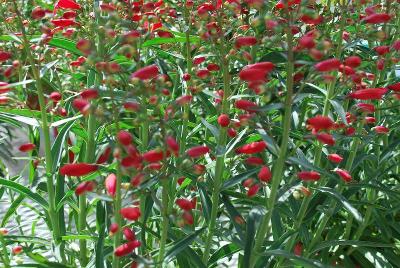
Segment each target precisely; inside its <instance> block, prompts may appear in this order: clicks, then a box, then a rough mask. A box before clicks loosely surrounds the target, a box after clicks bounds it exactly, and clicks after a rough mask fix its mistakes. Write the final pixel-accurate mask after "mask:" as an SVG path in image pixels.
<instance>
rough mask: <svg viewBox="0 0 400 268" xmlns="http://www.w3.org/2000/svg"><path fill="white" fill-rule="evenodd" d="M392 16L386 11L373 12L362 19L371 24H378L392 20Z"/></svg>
mask: <svg viewBox="0 0 400 268" xmlns="http://www.w3.org/2000/svg"><path fill="white" fill-rule="evenodd" d="M390 19H391V16H390V15H389V14H386V13H374V14H371V15H369V16H367V17H365V18H364V19H362V21H365V22H366V23H369V24H378V23H386V22H388V21H390Z"/></svg>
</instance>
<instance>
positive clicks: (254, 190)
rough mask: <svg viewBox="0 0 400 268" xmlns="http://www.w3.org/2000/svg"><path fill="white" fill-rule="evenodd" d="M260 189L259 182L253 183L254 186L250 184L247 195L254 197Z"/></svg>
mask: <svg viewBox="0 0 400 268" xmlns="http://www.w3.org/2000/svg"><path fill="white" fill-rule="evenodd" d="M259 190H260V185H259V184H254V185H252V186H250V188H249V190H248V191H247V196H248V197H253V196H255V195H256V194H257V193H258V191H259Z"/></svg>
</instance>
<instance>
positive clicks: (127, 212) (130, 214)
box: [120, 207, 141, 221]
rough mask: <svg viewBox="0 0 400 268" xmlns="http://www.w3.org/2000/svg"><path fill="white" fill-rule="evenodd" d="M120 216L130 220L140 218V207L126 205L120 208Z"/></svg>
mask: <svg viewBox="0 0 400 268" xmlns="http://www.w3.org/2000/svg"><path fill="white" fill-rule="evenodd" d="M120 213H121V216H122V217H123V218H124V219H127V220H130V221H136V220H138V219H139V218H140V215H141V213H140V209H139V208H138V207H134V208H133V207H127V208H122V209H121V210H120Z"/></svg>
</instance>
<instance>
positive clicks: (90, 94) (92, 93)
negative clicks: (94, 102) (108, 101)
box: [81, 88, 99, 100]
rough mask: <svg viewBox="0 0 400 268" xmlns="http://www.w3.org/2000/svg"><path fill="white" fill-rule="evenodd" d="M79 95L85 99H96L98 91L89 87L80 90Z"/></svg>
mask: <svg viewBox="0 0 400 268" xmlns="http://www.w3.org/2000/svg"><path fill="white" fill-rule="evenodd" d="M81 97H82V98H83V99H85V100H91V99H97V98H98V97H99V92H98V91H97V89H94V88H89V89H86V90H84V91H82V92H81Z"/></svg>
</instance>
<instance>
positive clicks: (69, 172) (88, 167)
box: [60, 163, 98, 177]
mask: <svg viewBox="0 0 400 268" xmlns="http://www.w3.org/2000/svg"><path fill="white" fill-rule="evenodd" d="M97 169H98V166H97V165H93V164H87V163H76V164H65V165H64V166H62V167H61V168H60V174H61V175H64V176H76V177H79V176H85V175H87V174H89V173H92V172H95V171H96V170H97Z"/></svg>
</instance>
